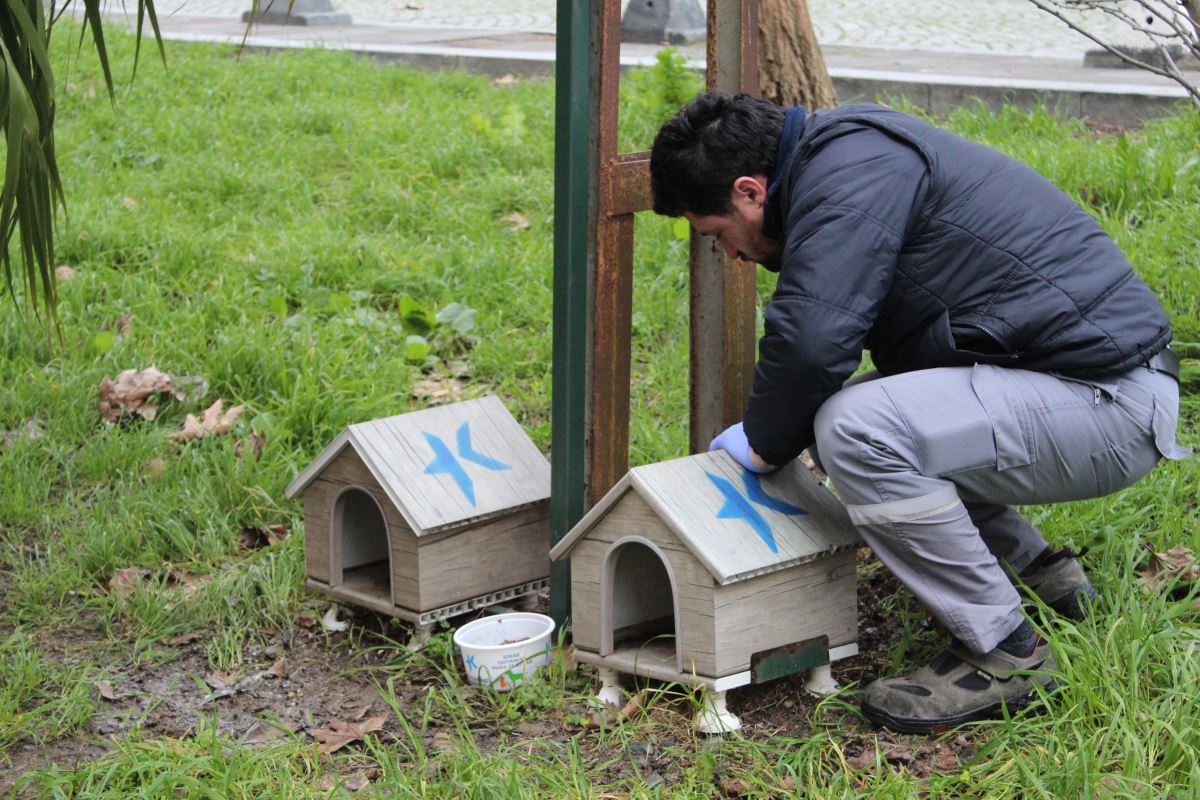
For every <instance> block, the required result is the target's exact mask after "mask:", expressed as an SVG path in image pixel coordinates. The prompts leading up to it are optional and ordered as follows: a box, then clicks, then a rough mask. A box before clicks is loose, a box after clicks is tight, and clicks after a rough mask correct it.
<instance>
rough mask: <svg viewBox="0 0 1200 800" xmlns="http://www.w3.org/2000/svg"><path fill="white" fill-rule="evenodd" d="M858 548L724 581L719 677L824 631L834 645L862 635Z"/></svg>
mask: <svg viewBox="0 0 1200 800" xmlns="http://www.w3.org/2000/svg"><path fill="white" fill-rule="evenodd" d="M854 565H855V553H854V551H853V550H850V551H846V552H841V553H836V554H834V555H832V556H826V557H823V558H820V559H818V560H816V561H811V562H808V563H806V564H801V565H800V566H796V567H792V568H790V569H785V570H780V571H779V572H772V573H769V574H767V575H761V576H759V577H757V578H751V579H749V580H745V581H739V582H737V583H734V584H730V585H728V586H722V587H719V588H718V589H717V593H716V620H717V624H716V631H717V635H716V638H717V648H716V650H717V672H715V673H713V675H715V676H716V677H722V676H724V675H732V674H735V673H738V672H742V671H744V670H747V669H750V656H752V655H753V654H754V653H757V652H759V651H762V650H769V649H771V648H774V647H779V646H781V645H785V644H792V643H794V642H799V641H803V640H805V639H810V638H812V637H814V636H820V635H822V634H824V635H827V636H828V637H829V646H830V647H837V646H839V645H843V644H848V643H850V642H854V641H857V640H858V605H857V596H856V594H855V573H854Z"/></svg>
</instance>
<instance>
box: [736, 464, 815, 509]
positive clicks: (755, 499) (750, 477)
mask: <svg viewBox="0 0 1200 800" xmlns="http://www.w3.org/2000/svg"><path fill="white" fill-rule="evenodd" d="M742 485H743V486H744V487H745V488H746V496H747V497H749V498H750V502H752V503H758V504H759V505H760V506H766V507H767V508H769V509H771V510H772V511H778V512H779V513H780V514H787V515H788V516H789V517H794V516H797V515H799V514H807V513H808V512H807V511H805V510H804V509H803V508H800V506H794V505H792V504H791V503H788V502H785V501H783V500H780V499H779V498H777V497H771V495H769V494H767V490H766V489H764V488H763V486H762V478H761V477H759V476H758V475H757V474H756V473H753V472H751V471H750V470H746V471H745V472H743V473H742Z"/></svg>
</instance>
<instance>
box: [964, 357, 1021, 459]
mask: <svg viewBox="0 0 1200 800" xmlns="http://www.w3.org/2000/svg"><path fill="white" fill-rule="evenodd" d="M1012 378H1013V373H1012V372H1010V371H1009V370H1006V369H1004V368H1002V367H995V366H991V365H989V364H976V365H975V368H974V370H972V372H971V388H972V389H974V390H975V396H976V397H978V398H979V402H980V404H981V405H982V406H983V409H984V412H985V413H986V414H987V416H988V419H989V420H991V425H992V435H993V436H994V438H995V442H996V468H997V469H1001V470H1005V469H1012V468H1013V467H1024V466H1026V465H1028V464H1032V463H1033V462H1034V461H1035V460H1037V441H1036V438H1035V437H1036V434H1035V433H1034V427H1033V423H1032V421H1031V420H1030V419H1029V412H1028V409H1027V408H1026V407H1025V405H1024V404H1023V403H1021V402H1019V399H1020V398H1019V397H1018V396H1017V394H1016V393H1015V392H1014V391H1013V390H1014V386H1013V384H1012Z"/></svg>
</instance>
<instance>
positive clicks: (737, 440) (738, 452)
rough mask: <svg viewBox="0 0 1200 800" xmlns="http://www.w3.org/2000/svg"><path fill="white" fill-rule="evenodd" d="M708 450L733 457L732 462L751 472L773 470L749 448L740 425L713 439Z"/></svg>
mask: <svg viewBox="0 0 1200 800" xmlns="http://www.w3.org/2000/svg"><path fill="white" fill-rule="evenodd" d="M708 449H709V450H710V451H712V450H724V451H725V452H726V453H729V455H731V456H733V460H734V461H736V462H738V463H739V464H741V465H742V466H743V467H745V468H746V469H748V470H750V471H751V472H760V473H761V472H770V471H771V470H773V469H775V468H774V467H772V466H771V465H770V464H768V463H767V462H765V461H763V460H762V458H760V457H759V455H758V453H756V452H754V449H753V448H752V447H750V442H749V441H748V440H747V439H746V432H745V431H744V430H742V423H740V422H739V423H737V424H736V425H730V426H729V427H728V428H726V429H725V430H723V431H721V433H720V434H719V435H718V436H717V438H715V439H713V440H712V442H711V443H709V445H708Z"/></svg>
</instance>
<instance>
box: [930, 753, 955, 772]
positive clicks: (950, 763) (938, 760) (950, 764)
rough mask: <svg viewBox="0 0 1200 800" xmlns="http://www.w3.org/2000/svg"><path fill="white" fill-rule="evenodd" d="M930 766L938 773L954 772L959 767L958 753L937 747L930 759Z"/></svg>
mask: <svg viewBox="0 0 1200 800" xmlns="http://www.w3.org/2000/svg"><path fill="white" fill-rule="evenodd" d="M931 766H932V767H933V768H934V769H935V770H937V771H938V772H954V771H955V770H957V769H958V767H959V761H958V753H956V752H954V751H953V750H947V749H943V748H940V747H939V748H938V750H937V752H936V753H935V754H934V756H933V758H932V759H931Z"/></svg>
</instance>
